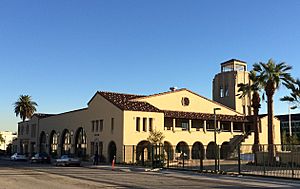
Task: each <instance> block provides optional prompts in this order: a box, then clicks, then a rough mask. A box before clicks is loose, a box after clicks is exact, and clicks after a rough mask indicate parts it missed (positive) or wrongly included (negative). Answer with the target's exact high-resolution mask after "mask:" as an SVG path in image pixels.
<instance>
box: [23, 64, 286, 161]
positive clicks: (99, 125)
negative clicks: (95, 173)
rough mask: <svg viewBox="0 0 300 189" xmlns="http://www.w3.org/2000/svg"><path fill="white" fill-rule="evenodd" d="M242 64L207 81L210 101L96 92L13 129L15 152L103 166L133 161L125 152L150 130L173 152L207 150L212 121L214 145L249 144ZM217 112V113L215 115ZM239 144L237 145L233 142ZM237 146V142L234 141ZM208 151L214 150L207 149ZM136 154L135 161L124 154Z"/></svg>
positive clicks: (189, 94)
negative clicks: (82, 104) (93, 160)
mask: <svg viewBox="0 0 300 189" xmlns="http://www.w3.org/2000/svg"><path fill="white" fill-rule="evenodd" d="M248 74H249V73H248V72H247V65H246V63H245V62H243V61H239V60H229V61H227V62H224V63H222V64H221V72H220V73H218V74H217V75H216V76H215V78H214V80H213V100H210V99H208V98H206V97H203V96H201V95H199V94H197V93H195V92H193V91H191V90H189V89H185V88H182V89H176V88H170V90H168V91H166V92H161V93H157V94H152V95H136V94H124V93H116V92H105V91H97V92H96V93H95V94H94V95H93V97H92V98H91V99H90V101H89V102H88V103H87V107H86V108H82V109H78V110H72V111H69V112H64V113H60V114H39V113H36V114H34V115H33V117H32V118H31V119H30V120H28V121H25V122H20V123H19V124H18V141H17V142H18V152H21V153H26V154H32V153H35V152H47V153H49V154H51V155H52V156H60V155H62V154H75V155H77V156H80V157H91V156H93V155H94V154H95V153H98V154H100V156H101V157H103V159H104V160H105V161H109V162H110V161H111V160H112V159H113V158H114V156H115V157H116V161H117V162H132V161H135V160H138V158H140V157H139V152H138V151H137V150H134V149H132V148H130V149H132V150H131V151H130V152H128V149H127V148H125V146H136V149H139V147H141V148H142V149H143V147H145V146H146V145H148V144H149V142H148V140H147V138H148V136H149V133H150V131H152V130H159V131H161V132H163V134H164V136H165V138H164V145H165V146H169V147H170V148H171V149H172V151H173V152H174V153H177V152H178V151H179V150H180V149H181V148H182V147H183V146H184V147H187V149H188V150H187V151H186V154H187V158H189V159H193V158H196V156H194V155H193V153H192V152H193V148H195V147H197V146H198V147H199V146H201V147H202V148H204V151H205V152H207V153H208V152H209V151H210V149H209V148H210V146H211V144H215V141H214V120H215V116H216V126H217V128H218V131H219V132H218V133H217V140H216V143H217V144H218V145H225V144H231V145H238V143H242V144H249V145H251V144H253V143H254V133H253V128H252V117H251V114H252V110H251V104H250V103H251V99H250V96H246V97H244V98H242V99H239V98H238V97H237V90H238V88H237V84H238V83H247V82H249V79H248ZM216 110H217V111H216ZM274 126H275V143H276V144H280V143H281V142H280V138H281V137H280V124H279V120H277V119H275V120H274ZM267 133H268V132H267V117H262V118H261V120H260V133H259V135H260V143H261V144H267V137H268V136H267V135H268V134H267ZM239 139H240V140H239ZM237 141H238V142H237ZM213 146H214V145H213ZM131 153H133V154H134V153H136V159H134V160H132V157H130V156H128V155H126V154H131Z"/></svg>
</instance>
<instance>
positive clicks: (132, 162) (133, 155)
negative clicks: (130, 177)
mask: <svg viewBox="0 0 300 189" xmlns="http://www.w3.org/2000/svg"><path fill="white" fill-rule="evenodd" d="M132 164H133V165H134V145H132Z"/></svg>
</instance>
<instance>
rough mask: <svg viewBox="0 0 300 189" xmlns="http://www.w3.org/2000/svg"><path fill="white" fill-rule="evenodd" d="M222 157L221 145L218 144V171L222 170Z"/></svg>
mask: <svg viewBox="0 0 300 189" xmlns="http://www.w3.org/2000/svg"><path fill="white" fill-rule="evenodd" d="M220 159H221V153H220V145H218V172H220V171H221V165H220Z"/></svg>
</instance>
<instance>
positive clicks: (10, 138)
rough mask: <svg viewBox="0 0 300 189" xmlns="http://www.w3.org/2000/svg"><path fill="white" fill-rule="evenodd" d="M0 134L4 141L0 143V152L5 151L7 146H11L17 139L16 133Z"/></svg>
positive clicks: (0, 132)
mask: <svg viewBox="0 0 300 189" xmlns="http://www.w3.org/2000/svg"><path fill="white" fill-rule="evenodd" d="M0 134H1V135H2V138H3V139H4V142H3V143H0V150H4V151H5V150H6V148H7V146H8V145H9V144H12V141H13V140H14V139H15V138H17V133H16V132H11V131H0Z"/></svg>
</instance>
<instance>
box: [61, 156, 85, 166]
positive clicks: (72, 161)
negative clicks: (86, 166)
mask: <svg viewBox="0 0 300 189" xmlns="http://www.w3.org/2000/svg"><path fill="white" fill-rule="evenodd" d="M80 164H81V161H80V159H79V158H75V157H74V156H72V155H62V156H61V157H60V158H59V159H57V160H56V162H55V165H56V166H59V165H61V166H70V165H75V166H80Z"/></svg>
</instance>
